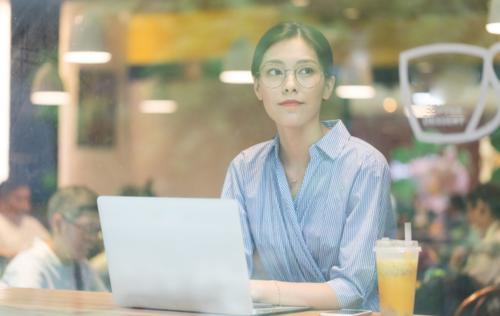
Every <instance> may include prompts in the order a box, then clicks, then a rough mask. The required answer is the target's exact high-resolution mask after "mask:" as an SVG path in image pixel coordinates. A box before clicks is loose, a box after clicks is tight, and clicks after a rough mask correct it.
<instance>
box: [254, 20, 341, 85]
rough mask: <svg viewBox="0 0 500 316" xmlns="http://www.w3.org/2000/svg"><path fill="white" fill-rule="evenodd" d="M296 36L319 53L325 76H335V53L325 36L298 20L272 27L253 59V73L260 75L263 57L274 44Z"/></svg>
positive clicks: (263, 38)
mask: <svg viewBox="0 0 500 316" xmlns="http://www.w3.org/2000/svg"><path fill="white" fill-rule="evenodd" d="M295 37H300V38H302V39H303V40H304V41H306V42H307V43H308V44H309V45H310V46H311V48H312V49H314V51H315V52H316V55H318V60H319V63H320V65H321V67H322V68H323V72H324V73H325V76H333V54H332V48H331V47H330V43H328V40H327V39H326V38H325V36H324V35H323V34H322V33H321V32H320V31H318V30H316V29H315V28H313V27H310V26H307V25H304V24H300V23H297V22H283V23H280V24H277V25H275V26H273V27H272V28H270V29H269V30H268V31H267V32H266V33H265V34H264V35H263V36H262V37H261V39H260V40H259V42H258V43H257V47H255V52H254V55H253V60H252V75H253V76H254V77H258V75H259V68H260V65H261V64H262V58H263V57H264V54H265V53H266V51H267V50H268V49H269V47H271V46H273V45H274V44H276V43H278V42H280V41H282V40H286V39H291V38H295Z"/></svg>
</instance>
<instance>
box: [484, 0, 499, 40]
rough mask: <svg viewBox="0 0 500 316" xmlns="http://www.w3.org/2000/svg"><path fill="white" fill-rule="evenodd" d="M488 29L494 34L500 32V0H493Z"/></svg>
mask: <svg viewBox="0 0 500 316" xmlns="http://www.w3.org/2000/svg"><path fill="white" fill-rule="evenodd" d="M486 30H487V31H488V32H490V33H493V34H500V0H491V2H490V10H489V14H488V23H487V24H486Z"/></svg>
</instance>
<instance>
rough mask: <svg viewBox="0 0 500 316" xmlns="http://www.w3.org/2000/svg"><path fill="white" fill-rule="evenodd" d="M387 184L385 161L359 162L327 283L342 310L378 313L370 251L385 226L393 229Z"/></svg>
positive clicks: (371, 252) (388, 181)
mask: <svg viewBox="0 0 500 316" xmlns="http://www.w3.org/2000/svg"><path fill="white" fill-rule="evenodd" d="M390 183H391V180H390V172H389V168H388V166H387V163H386V162H385V159H383V160H382V159H373V158H372V159H367V160H366V161H364V162H363V164H362V165H361V168H360V169H359V171H358V174H357V175H356V178H355V180H354V182H353V185H352V187H351V190H350V193H349V199H348V204H347V207H348V209H347V210H346V212H347V216H346V221H345V224H344V227H343V234H342V239H341V242H340V251H339V258H338V260H339V261H338V262H339V264H338V266H333V267H332V268H331V271H330V281H328V283H329V285H330V286H331V287H332V289H333V290H334V292H335V294H336V296H337V299H338V300H339V303H340V305H341V307H342V308H346V307H355V306H356V307H359V306H363V307H364V308H370V309H372V310H378V300H376V299H373V297H374V294H375V293H376V291H377V276H376V266H375V253H374V251H373V248H374V246H375V241H376V240H377V239H380V238H381V237H383V236H384V235H385V234H386V233H387V231H388V230H387V227H395V223H394V221H395V219H394V216H393V212H392V206H391V202H390ZM375 297H376V296H375ZM370 299H371V300H370Z"/></svg>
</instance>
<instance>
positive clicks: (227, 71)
mask: <svg viewBox="0 0 500 316" xmlns="http://www.w3.org/2000/svg"><path fill="white" fill-rule="evenodd" d="M252 56H253V48H252V46H251V44H250V42H249V41H248V40H246V39H239V40H237V41H236V42H234V44H233V45H232V46H231V48H230V49H229V52H228V53H227V55H226V57H224V60H223V61H222V69H223V71H222V72H221V73H220V75H219V79H220V81H222V82H224V83H230V84H252V83H253V76H252V73H251V71H250V65H251V62H252Z"/></svg>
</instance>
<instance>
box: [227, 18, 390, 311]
mask: <svg viewBox="0 0 500 316" xmlns="http://www.w3.org/2000/svg"><path fill="white" fill-rule="evenodd" d="M332 63H333V57H332V51H331V48H330V45H329V43H328V41H327V39H326V38H325V37H324V35H323V34H321V33H320V32H319V31H317V30H316V29H314V28H312V27H309V26H306V25H303V24H299V23H295V22H284V23H281V24H278V25H276V26H274V27H272V28H271V29H269V30H268V31H267V32H266V33H265V34H264V35H263V37H262V38H261V39H260V41H259V42H258V44H257V46H256V49H255V53H254V57H253V61H252V74H253V77H254V91H255V94H256V96H257V98H258V99H259V100H260V101H262V103H263V106H264V109H265V111H266V112H267V114H268V116H269V117H270V118H271V120H273V121H274V123H275V124H276V130H277V134H276V136H275V137H274V138H273V139H272V140H270V141H267V142H264V143H261V144H257V145H254V146H252V147H250V148H248V149H246V150H244V151H242V152H241V153H240V154H239V155H237V156H236V158H234V159H233V161H232V162H231V163H230V165H229V168H228V171H227V174H226V179H225V182H224V186H223V189H222V194H221V196H222V197H223V198H231V199H235V200H237V201H238V202H239V205H240V212H241V219H242V230H243V235H244V242H245V251H246V257H247V263H248V266H249V270H250V271H251V273H252V271H253V267H254V262H253V261H254V260H253V258H256V257H258V258H259V262H260V265H261V266H262V267H263V270H264V271H265V273H266V274H267V278H268V280H251V281H250V282H251V283H250V284H251V293H252V297H253V299H254V300H255V301H262V302H266V303H272V304H285V305H305V306H310V307H313V308H317V309H331V308H346V307H351V308H352V307H363V308H365V309H371V310H378V294H377V280H376V269H375V256H374V252H373V247H374V245H375V241H376V240H377V239H379V238H382V237H383V236H387V235H391V236H393V234H394V233H395V220H394V216H393V213H392V207H391V203H390V174H389V168H388V165H387V162H386V160H385V158H384V156H383V155H382V154H381V153H380V152H379V151H377V150H376V149H375V148H374V147H372V146H370V145H369V144H367V143H366V142H364V141H362V140H361V139H358V138H356V137H353V136H351V135H350V134H349V132H348V130H347V129H346V127H345V126H344V124H343V123H342V121H340V120H331V121H323V122H322V121H320V109H321V104H322V101H323V100H327V99H328V98H330V96H331V94H332V91H333V88H334V77H333V73H332V68H333V64H332Z"/></svg>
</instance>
